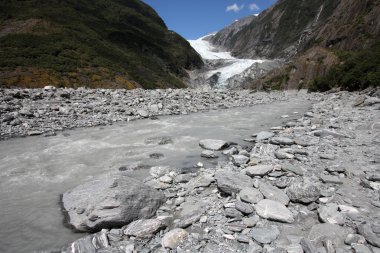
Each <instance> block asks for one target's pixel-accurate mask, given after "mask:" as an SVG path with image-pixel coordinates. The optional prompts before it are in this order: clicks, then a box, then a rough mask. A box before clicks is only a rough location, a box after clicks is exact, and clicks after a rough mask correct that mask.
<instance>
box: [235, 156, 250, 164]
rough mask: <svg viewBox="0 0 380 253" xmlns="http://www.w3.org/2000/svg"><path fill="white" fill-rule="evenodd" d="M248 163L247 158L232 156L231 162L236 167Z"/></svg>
mask: <svg viewBox="0 0 380 253" xmlns="http://www.w3.org/2000/svg"><path fill="white" fill-rule="evenodd" d="M248 161H249V158H248V157H246V156H244V155H233V156H232V162H233V164H235V165H236V166H240V165H243V164H246V163H247V162H248Z"/></svg>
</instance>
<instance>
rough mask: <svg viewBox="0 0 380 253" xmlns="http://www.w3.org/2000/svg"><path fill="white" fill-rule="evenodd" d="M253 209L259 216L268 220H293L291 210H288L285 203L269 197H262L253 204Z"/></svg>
mask: <svg viewBox="0 0 380 253" xmlns="http://www.w3.org/2000/svg"><path fill="white" fill-rule="evenodd" d="M255 211H256V213H257V214H258V215H259V216H260V217H262V218H265V219H268V220H275V221H280V222H286V223H292V222H294V217H293V214H292V212H290V211H289V209H288V208H286V206H285V205H283V204H282V203H280V202H277V201H273V200H270V199H263V200H261V201H260V202H259V203H257V204H256V205H255Z"/></svg>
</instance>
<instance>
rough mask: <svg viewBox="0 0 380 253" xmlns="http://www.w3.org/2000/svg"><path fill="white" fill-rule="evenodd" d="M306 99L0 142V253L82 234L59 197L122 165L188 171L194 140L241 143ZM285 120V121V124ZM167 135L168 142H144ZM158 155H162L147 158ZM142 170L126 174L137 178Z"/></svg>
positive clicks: (195, 158) (23, 251) (196, 157)
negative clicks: (69, 222) (66, 220)
mask: <svg viewBox="0 0 380 253" xmlns="http://www.w3.org/2000/svg"><path fill="white" fill-rule="evenodd" d="M310 105H311V103H310V101H306V100H303V99H302V98H301V97H296V96H295V97H294V98H291V99H290V100H289V101H288V102H276V103H273V104H267V105H256V106H253V107H245V108H234V109H228V110H216V111H209V112H202V113H194V114H190V115H181V116H165V117H159V119H158V120H150V119H146V120H139V121H133V122H124V123H118V124H115V125H112V126H104V127H94V128H83V129H75V130H71V131H65V132H61V133H58V135H57V136H53V137H42V136H36V137H27V138H18V139H11V140H7V141H1V142H0V252H2V253H15V252H18V253H27V252H28V253H30V252H41V251H43V250H46V251H49V250H53V249H60V248H61V247H62V246H64V245H66V244H67V243H69V242H71V241H73V240H75V239H77V238H79V237H81V236H83V234H78V233H73V232H72V231H71V230H70V229H68V228H66V227H65V226H64V225H63V216H62V213H61V210H60V205H59V199H60V194H62V193H63V192H65V191H67V190H69V189H71V188H73V187H75V186H77V185H78V184H81V183H83V182H85V181H88V180H91V179H93V178H95V177H99V176H102V175H104V174H106V173H110V172H115V171H117V170H118V169H119V168H120V167H122V166H128V165H131V164H136V163H137V164H141V165H145V166H147V167H149V166H153V165H170V166H173V167H175V168H188V167H192V166H193V165H195V164H196V163H197V162H199V161H201V162H204V163H205V164H206V165H207V166H212V164H209V163H207V161H205V160H204V159H202V158H201V157H200V153H201V148H200V147H199V146H198V143H199V140H201V139H205V138H208V139H212V138H214V139H223V140H226V141H233V142H237V143H239V144H242V145H251V144H250V143H248V142H244V141H243V139H244V138H248V137H250V136H251V134H253V133H255V132H258V131H262V130H267V129H268V128H270V127H272V126H277V125H280V124H281V123H282V121H283V120H284V119H282V118H281V117H280V116H281V115H284V114H288V115H290V118H292V117H298V116H297V114H294V112H299V113H300V114H301V113H304V112H305V111H306V110H307V109H308V108H309V107H310ZM286 120H289V119H286ZM162 136H167V137H170V138H171V139H172V143H169V144H166V145H158V144H157V143H150V144H149V143H148V144H147V142H146V140H148V139H149V138H155V137H162ZM154 153H159V154H162V155H163V157H160V158H159V159H155V158H151V156H150V155H151V154H154ZM146 175H147V169H140V170H137V171H134V172H132V173H131V176H133V177H137V178H140V179H142V178H144V177H145V176H146Z"/></svg>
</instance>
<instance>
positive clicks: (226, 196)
mask: <svg viewBox="0 0 380 253" xmlns="http://www.w3.org/2000/svg"><path fill="white" fill-rule="evenodd" d="M1 92H2V96H1V97H2V98H1V99H2V102H1V109H0V110H1V112H2V114H1V122H2V125H1V127H2V130H1V134H2V137H3V138H9V137H12V136H23V135H28V134H29V135H33V132H35V131H38V132H39V133H40V134H46V133H51V132H55V131H58V130H61V129H62V128H72V127H77V126H92V125H97V124H108V123H110V122H113V121H118V120H126V119H127V117H130V118H131V119H133V118H140V117H151V116H155V115H162V114H178V113H189V112H195V111H200V110H206V109H213V108H223V107H234V106H244V105H251V104H254V103H264V102H265V103H267V102H271V101H275V100H282V99H286V95H284V94H282V93H271V94H264V93H250V92H248V91H239V92H237V91H236V92H227V91H209V92H201V91H191V90H171V91H142V90H136V91H132V92H126V91H106V90H104V91H101V90H97V91H95V90H78V91H74V90H72V91H66V90H54V91H53V90H48V91H44V90H26V91H22V90H19V91H17V90H16V91H15V90H2V91H1ZM78 93H80V94H78ZM62 94H69V95H64V96H62ZM99 94H100V95H99ZM378 94H379V92H378V91H376V90H375V91H367V92H363V93H362V94H359V93H350V92H336V93H331V94H305V96H308V97H309V98H310V99H312V100H313V101H314V105H313V106H312V109H310V111H308V112H307V113H305V114H304V115H298V119H297V120H290V119H289V121H287V118H288V115H283V116H282V118H283V119H284V122H285V123H284V125H281V126H273V127H272V128H270V129H267V130H266V131H263V132H259V133H252V136H242V138H243V139H246V141H247V145H246V146H244V147H242V146H239V145H236V144H234V143H231V142H226V141H224V140H223V138H222V137H221V138H220V139H219V140H213V139H205V140H201V141H200V143H199V155H200V156H202V157H206V158H208V159H214V160H217V159H218V157H227V158H228V161H227V162H226V161H219V162H217V165H216V166H215V167H204V166H203V164H201V163H198V164H197V166H196V167H194V169H193V170H191V171H183V170H181V169H178V168H171V167H167V166H156V167H152V168H150V177H148V178H146V179H145V180H144V182H140V181H138V180H136V179H132V178H129V177H128V176H126V175H124V174H123V172H122V171H121V172H118V173H113V174H110V175H108V176H107V177H104V178H101V179H98V180H95V181H91V182H88V183H85V184H82V185H79V186H77V187H75V188H74V189H72V190H70V191H68V192H65V193H64V194H63V196H62V207H63V213H64V215H65V216H66V220H67V223H68V225H69V226H70V227H71V228H72V229H74V230H76V231H80V232H90V233H91V234H89V235H86V236H84V237H83V238H81V239H79V240H77V241H75V242H72V243H70V244H69V245H67V247H65V248H63V249H58V250H57V251H58V252H99V253H117V252H128V253H129V252H131V253H132V252H208V253H211V252H215V253H219V252H234V253H235V252H249V253H261V252H268V253H269V252H270V253H282V252H284V253H285V252H288V253H302V252H305V253H325V252H326V253H334V252H335V253H346V252H353V253H367V252H369V253H371V252H372V253H379V252H380V164H379V163H380V98H379V97H378ZM19 97H21V99H20V98H19ZM69 98H70V99H71V100H70V99H69ZM253 99H254V101H251V100H253ZM48 101H54V103H51V104H49V103H47V102H48ZM69 101H70V102H69ZM75 101H77V102H75ZM101 103H104V104H106V106H104V107H99V106H98V105H99V104H101ZM125 105H128V107H127V108H128V109H123V108H124V107H125ZM26 108H28V109H26ZM122 110H124V111H122ZM127 111H128V112H127ZM63 115H66V116H67V117H63ZM14 121H19V122H21V123H19V124H15V123H14ZM41 122H43V124H41ZM3 129H5V130H3ZM31 133H32V134H31ZM55 252H56V251H55Z"/></svg>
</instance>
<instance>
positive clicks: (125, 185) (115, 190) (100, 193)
mask: <svg viewBox="0 0 380 253" xmlns="http://www.w3.org/2000/svg"><path fill="white" fill-rule="evenodd" d="M164 202H165V196H164V194H163V193H161V192H158V191H156V190H155V189H153V188H151V187H149V186H147V185H145V184H143V183H142V182H141V181H139V180H136V179H133V178H130V177H127V176H125V175H122V174H121V175H118V174H115V175H108V176H106V177H105V178H102V179H98V180H94V181H91V182H88V183H84V184H82V185H79V186H77V187H76V188H74V189H72V190H70V191H67V192H66V193H64V194H63V197H62V204H63V209H64V212H65V214H66V215H67V218H68V223H69V224H70V225H71V226H73V228H74V229H75V230H77V231H81V232H88V231H89V232H93V231H99V230H101V229H103V228H115V227H122V226H124V225H126V224H128V223H130V222H132V221H134V220H138V219H146V218H150V217H152V216H153V215H154V214H155V212H156V210H157V209H158V208H159V207H160V206H161V205H162V204H163V203H164Z"/></svg>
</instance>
